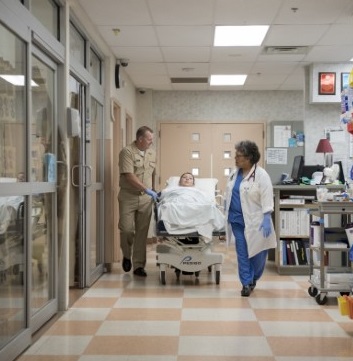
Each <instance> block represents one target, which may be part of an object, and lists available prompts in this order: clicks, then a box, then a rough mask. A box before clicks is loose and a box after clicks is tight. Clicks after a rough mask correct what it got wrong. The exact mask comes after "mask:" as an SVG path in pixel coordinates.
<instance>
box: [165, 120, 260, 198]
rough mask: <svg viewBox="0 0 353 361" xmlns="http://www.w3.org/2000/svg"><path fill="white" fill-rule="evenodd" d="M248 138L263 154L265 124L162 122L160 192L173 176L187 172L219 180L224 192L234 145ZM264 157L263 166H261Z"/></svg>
mask: <svg viewBox="0 0 353 361" xmlns="http://www.w3.org/2000/svg"><path fill="white" fill-rule="evenodd" d="M245 139H249V140H252V141H254V142H256V144H257V145H258V147H259V149H260V152H261V153H262V154H263V151H264V124H263V123H219V124H218V123H217V124H215V123H213V124H211V123H161V124H160V141H159V154H160V156H159V169H160V172H159V174H160V183H159V189H163V188H164V187H165V182H166V180H167V179H168V178H169V177H170V176H179V175H180V174H182V173H184V172H191V171H192V172H193V173H194V174H195V173H196V174H197V175H196V177H200V178H209V177H212V178H217V179H218V189H219V190H220V191H221V192H224V190H225V185H226V182H227V178H228V174H229V172H230V170H231V169H233V168H234V144H235V143H236V142H238V141H240V140H245ZM262 162H263V156H262V158H261V162H260V164H261V165H262Z"/></svg>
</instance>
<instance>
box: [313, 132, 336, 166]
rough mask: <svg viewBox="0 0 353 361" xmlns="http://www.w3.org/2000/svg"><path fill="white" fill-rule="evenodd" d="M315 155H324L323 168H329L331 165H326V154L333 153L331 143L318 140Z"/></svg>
mask: <svg viewBox="0 0 353 361" xmlns="http://www.w3.org/2000/svg"><path fill="white" fill-rule="evenodd" d="M316 153H324V167H329V166H330V165H331V164H327V159H326V153H333V149H332V146H331V143H330V141H329V140H328V139H326V138H324V139H320V141H319V144H318V145H317V148H316Z"/></svg>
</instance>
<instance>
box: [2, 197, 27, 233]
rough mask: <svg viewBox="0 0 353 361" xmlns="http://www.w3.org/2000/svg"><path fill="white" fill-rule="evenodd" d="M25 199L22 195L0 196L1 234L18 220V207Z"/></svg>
mask: <svg viewBox="0 0 353 361" xmlns="http://www.w3.org/2000/svg"><path fill="white" fill-rule="evenodd" d="M23 200H24V198H23V197H22V196H10V197H0V234H3V233H5V232H6V231H7V228H8V227H9V225H10V224H11V222H13V221H16V217H17V211H18V207H19V205H20V204H21V202H23Z"/></svg>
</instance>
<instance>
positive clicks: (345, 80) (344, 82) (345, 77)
mask: <svg viewBox="0 0 353 361" xmlns="http://www.w3.org/2000/svg"><path fill="white" fill-rule="evenodd" d="M348 85H349V73H341V91H343V90H344V89H348Z"/></svg>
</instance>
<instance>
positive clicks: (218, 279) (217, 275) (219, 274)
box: [216, 271, 221, 285]
mask: <svg viewBox="0 0 353 361" xmlns="http://www.w3.org/2000/svg"><path fill="white" fill-rule="evenodd" d="M220 280H221V271H216V285H219V281H220Z"/></svg>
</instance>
